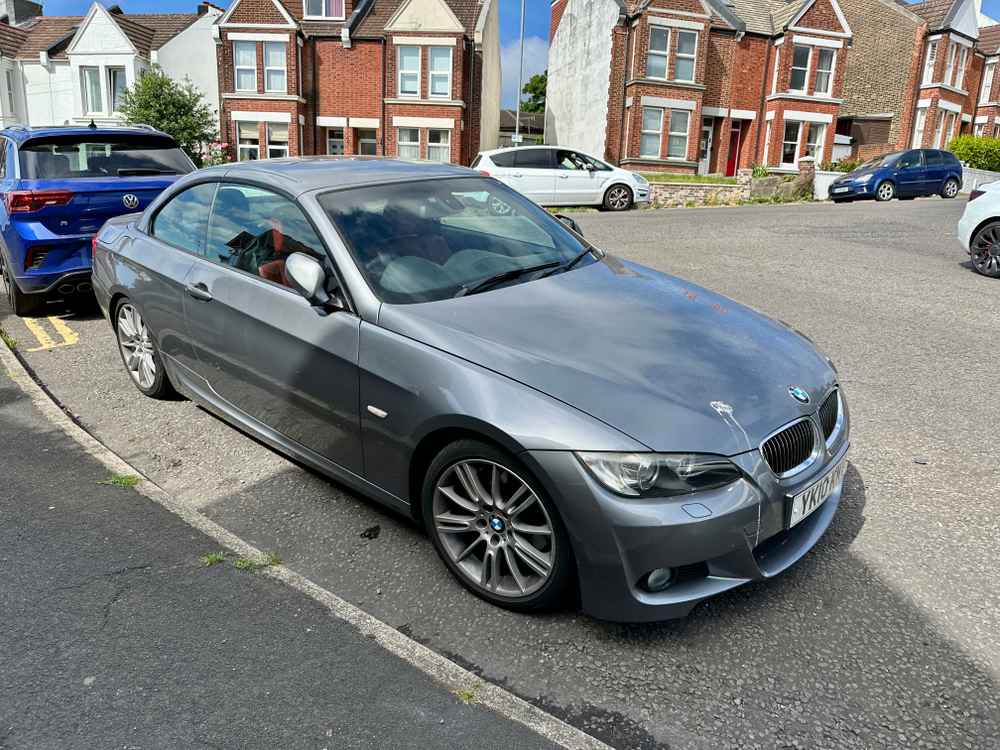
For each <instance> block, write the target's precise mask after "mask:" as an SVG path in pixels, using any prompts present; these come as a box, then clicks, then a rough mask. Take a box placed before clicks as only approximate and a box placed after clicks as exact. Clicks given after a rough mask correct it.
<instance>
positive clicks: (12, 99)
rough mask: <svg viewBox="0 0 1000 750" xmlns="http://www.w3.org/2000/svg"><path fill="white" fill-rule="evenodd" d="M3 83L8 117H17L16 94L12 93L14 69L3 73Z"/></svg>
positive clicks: (8, 69)
mask: <svg viewBox="0 0 1000 750" xmlns="http://www.w3.org/2000/svg"><path fill="white" fill-rule="evenodd" d="M4 83H5V84H6V85H7V104H9V105H10V116H11V117H16V116H17V94H16V92H15V91H14V69H13V68H7V70H5V71H4Z"/></svg>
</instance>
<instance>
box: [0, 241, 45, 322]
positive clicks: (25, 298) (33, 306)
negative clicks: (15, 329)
mask: <svg viewBox="0 0 1000 750" xmlns="http://www.w3.org/2000/svg"><path fill="white" fill-rule="evenodd" d="M0 278H2V283H3V287H4V293H5V294H6V295H7V301H8V302H9V303H10V308H11V310H13V312H14V314H15V315H16V316H17V317H19V318H25V317H28V316H29V315H37V314H38V312H39V310H41V308H42V302H44V299H43V297H42V295H37V294H25V293H24V292H22V291H21V290H20V289H18V288H17V284H16V283H15V281H14V277H13V275H12V274H11V272H10V269H9V268H8V267H7V264H6V263H5V262H4V260H3V256H2V255H0Z"/></svg>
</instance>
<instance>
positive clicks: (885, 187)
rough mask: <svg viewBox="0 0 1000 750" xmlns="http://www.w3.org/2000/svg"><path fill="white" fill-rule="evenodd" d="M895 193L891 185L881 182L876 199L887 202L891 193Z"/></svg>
mask: <svg viewBox="0 0 1000 750" xmlns="http://www.w3.org/2000/svg"><path fill="white" fill-rule="evenodd" d="M894 192H895V190H894V188H893V187H892V184H891V183H888V182H883V183H882V184H881V185H879V186H878V197H879V200H883V201H888V200H892V196H893V193H894Z"/></svg>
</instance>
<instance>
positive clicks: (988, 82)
mask: <svg viewBox="0 0 1000 750" xmlns="http://www.w3.org/2000/svg"><path fill="white" fill-rule="evenodd" d="M996 72H997V64H996V63H995V62H988V63H986V65H985V67H984V68H983V82H982V83H981V84H980V88H979V99H980V100H981V101H984V102H986V101H989V96H990V92H991V91H992V90H993V77H994V76H995V75H996Z"/></svg>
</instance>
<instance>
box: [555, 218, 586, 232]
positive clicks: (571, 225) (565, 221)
mask: <svg viewBox="0 0 1000 750" xmlns="http://www.w3.org/2000/svg"><path fill="white" fill-rule="evenodd" d="M556 218H557V219H558V220H559V223H560V224H562V225H563V226H564V227H566V228H567V229H570V230H572V231H574V232H576V233H577V234H578V235H580V236H581V237H583V230H582V229H580V225H579V224H577V223H576V222H575V221H573V220H572V219H571V218H569V217H568V216H566V214H556Z"/></svg>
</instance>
